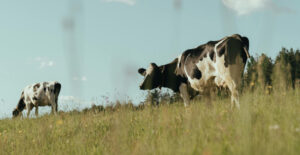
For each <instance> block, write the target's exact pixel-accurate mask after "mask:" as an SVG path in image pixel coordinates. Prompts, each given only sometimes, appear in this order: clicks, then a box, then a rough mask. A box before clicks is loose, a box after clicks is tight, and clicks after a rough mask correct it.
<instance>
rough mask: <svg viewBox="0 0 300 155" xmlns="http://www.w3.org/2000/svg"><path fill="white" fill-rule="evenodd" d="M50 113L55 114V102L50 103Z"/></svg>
mask: <svg viewBox="0 0 300 155" xmlns="http://www.w3.org/2000/svg"><path fill="white" fill-rule="evenodd" d="M51 114H54V115H56V114H57V104H56V103H52V105H51Z"/></svg>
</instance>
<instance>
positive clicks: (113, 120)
mask: <svg viewBox="0 0 300 155" xmlns="http://www.w3.org/2000/svg"><path fill="white" fill-rule="evenodd" d="M19 153H21V154H204V155H213V154H249V155H252V154H262V155H266V154H272V155H274V154H280V155H282V154H295V155H296V154H297V155H298V154H300V93H299V91H298V90H297V91H296V90H294V91H288V92H281V93H278V94H272V95H265V94H264V93H248V94H244V95H243V96H242V97H241V109H240V110H230V104H229V99H225V100H215V101H214V102H213V106H212V107H208V106H207V105H206V104H204V103H201V102H197V103H193V104H191V105H190V106H189V107H188V108H184V106H183V104H182V103H178V104H172V105H162V106H160V107H145V109H143V110H137V111H134V110H129V109H128V108H122V107H121V108H119V109H118V110H116V111H114V112H109V111H106V112H99V113H95V112H87V113H65V114H60V115H59V116H48V115H46V116H42V117H39V118H36V119H35V118H32V119H13V120H12V119H5V120H0V154H19Z"/></svg>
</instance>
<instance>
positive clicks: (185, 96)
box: [179, 83, 190, 107]
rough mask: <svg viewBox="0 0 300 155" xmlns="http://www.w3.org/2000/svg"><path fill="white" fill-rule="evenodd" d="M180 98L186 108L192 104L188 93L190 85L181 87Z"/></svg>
mask: <svg viewBox="0 0 300 155" xmlns="http://www.w3.org/2000/svg"><path fill="white" fill-rule="evenodd" d="M179 91H180V96H181V97H182V99H183V102H184V106H185V107H187V106H188V105H189V103H190V95H189V92H188V85H187V84H185V83H183V84H181V85H180V86H179Z"/></svg>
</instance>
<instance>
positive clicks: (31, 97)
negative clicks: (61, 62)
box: [13, 81, 61, 117]
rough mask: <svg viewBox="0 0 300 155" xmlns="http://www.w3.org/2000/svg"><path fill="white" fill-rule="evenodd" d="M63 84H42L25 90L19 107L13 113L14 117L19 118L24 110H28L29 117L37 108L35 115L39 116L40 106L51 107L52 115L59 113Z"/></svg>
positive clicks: (30, 86)
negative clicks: (59, 99)
mask: <svg viewBox="0 0 300 155" xmlns="http://www.w3.org/2000/svg"><path fill="white" fill-rule="evenodd" d="M60 89H61V84H60V83H58V82H56V81H54V82H41V83H36V84H33V85H29V86H27V87H25V88H24V90H23V91H22V94H21V98H20V100H19V103H18V105H17V107H16V108H15V109H14V111H13V117H16V116H19V115H20V114H21V113H22V111H23V110H24V108H25V107H26V109H27V117H29V114H30V111H31V110H32V108H33V107H35V115H36V116H38V106H51V107H52V110H51V113H54V114H56V113H57V101H58V95H59V92H60Z"/></svg>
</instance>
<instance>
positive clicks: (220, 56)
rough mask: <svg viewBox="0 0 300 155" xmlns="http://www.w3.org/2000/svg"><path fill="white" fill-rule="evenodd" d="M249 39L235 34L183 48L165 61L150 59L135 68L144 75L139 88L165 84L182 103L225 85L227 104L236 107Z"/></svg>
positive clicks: (146, 88)
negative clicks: (229, 98) (168, 61)
mask: <svg viewBox="0 0 300 155" xmlns="http://www.w3.org/2000/svg"><path fill="white" fill-rule="evenodd" d="M248 50H249V40H248V38H247V37H242V36H240V35H239V34H234V35H232V36H227V37H224V38H223V39H221V40H218V41H209V42H208V43H206V44H203V45H200V46H198V47H197V48H193V49H189V50H186V51H185V52H183V53H182V54H181V55H180V56H179V57H178V58H176V59H175V60H174V61H172V62H171V63H169V64H166V65H162V66H157V65H156V64H155V63H151V64H150V66H149V68H148V69H147V70H146V69H144V68H140V69H139V70H138V72H139V73H140V74H141V75H143V76H144V80H143V82H142V84H141V85H140V89H142V90H151V89H154V88H160V87H166V88H170V89H172V90H173V91H174V92H180V94H181V97H182V98H183V100H184V103H185V106H187V104H188V103H189V101H190V99H191V98H192V97H193V96H194V95H195V92H203V91H205V90H207V89H210V88H211V87H212V86H218V87H227V88H229V90H230V92H231V103H232V104H231V105H232V106H233V105H234V103H235V105H236V107H237V108H239V106H240V105H239V93H238V89H239V87H240V85H241V81H242V75H243V71H244V68H245V64H246V61H247V59H248V58H249V53H248Z"/></svg>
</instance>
